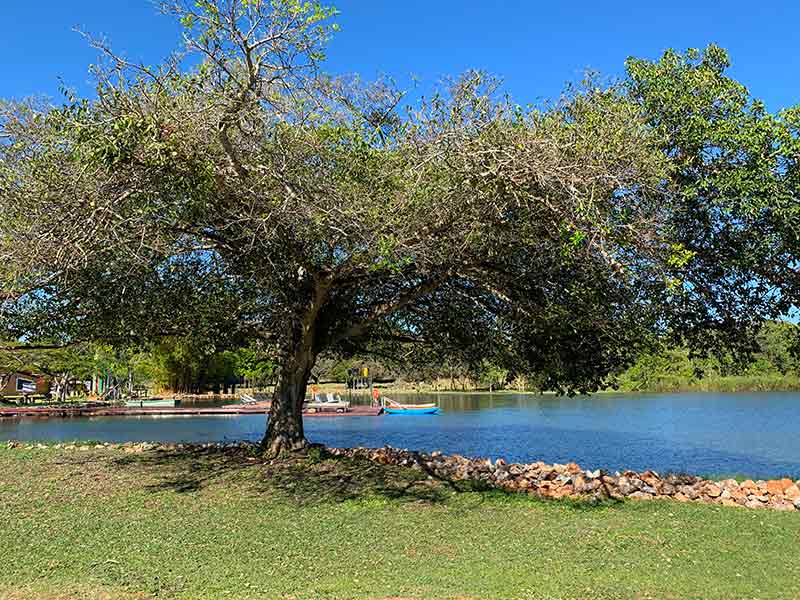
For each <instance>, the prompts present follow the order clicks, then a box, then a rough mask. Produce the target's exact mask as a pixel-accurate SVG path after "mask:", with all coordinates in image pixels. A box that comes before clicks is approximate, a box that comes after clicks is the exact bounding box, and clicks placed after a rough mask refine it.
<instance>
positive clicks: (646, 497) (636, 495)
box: [628, 492, 653, 500]
mask: <svg viewBox="0 0 800 600" xmlns="http://www.w3.org/2000/svg"><path fill="white" fill-rule="evenodd" d="M628 498H631V499H633V500H652V499H653V496H651V495H650V494H647V493H645V492H633V493H632V494H630V495H629V496H628Z"/></svg>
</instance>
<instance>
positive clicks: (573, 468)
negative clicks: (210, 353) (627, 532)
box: [6, 442, 800, 511]
mask: <svg viewBox="0 0 800 600" xmlns="http://www.w3.org/2000/svg"><path fill="white" fill-rule="evenodd" d="M6 447H7V448H27V449H38V450H47V449H56V450H68V451H87V450H93V449H96V450H99V449H106V450H121V451H123V452H126V453H142V452H150V451H160V452H174V451H192V452H223V453H226V454H234V455H241V454H245V455H247V456H248V457H249V460H257V458H256V457H257V456H258V454H259V446H258V445H257V444H253V443H250V442H241V443H222V444H215V443H206V444H158V443H148V442H139V443H125V444H108V443H105V444H55V445H44V444H37V443H34V444H23V443H19V442H8V443H7V444H6ZM327 452H329V453H330V454H331V455H333V456H341V457H349V458H358V459H366V460H370V461H373V462H376V463H379V464H384V465H393V466H399V467H409V468H412V469H416V470H419V471H422V472H424V473H426V474H427V475H429V476H431V477H434V478H436V479H441V480H445V481H450V482H457V481H464V482H475V483H479V484H482V485H486V486H488V487H494V488H499V489H503V490H507V491H511V492H518V493H523V494H529V495H531V496H538V497H540V498H577V499H584V500H605V499H609V498H614V499H619V500H622V499H626V498H630V499H632V500H655V499H672V500H677V501H679V502H703V503H706V504H720V505H723V506H742V507H745V508H768V509H773V510H786V511H794V510H800V479H799V480H797V481H793V480H791V479H788V478H784V479H772V480H769V481H762V480H759V481H753V480H750V479H748V480H746V481H741V482H739V481H737V480H735V479H723V480H719V481H717V480H711V479H704V478H702V477H696V476H693V475H676V474H669V475H665V476H663V477H662V476H661V475H659V474H658V473H656V472H655V471H644V472H637V471H623V472H622V473H619V472H616V473H608V472H606V471H603V470H601V469H598V470H595V471H589V470H584V469H581V467H580V466H578V465H577V464H575V463H568V464H564V465H562V464H546V463H543V462H535V463H530V464H520V463H506V462H505V461H504V460H503V459H497V460H496V461H492V460H491V459H476V458H466V457H464V456H459V455H458V454H453V455H445V454H442V453H441V452H432V453H431V454H424V453H422V452H414V451H411V450H402V449H398V448H392V447H391V446H385V447H383V448H328V449H327Z"/></svg>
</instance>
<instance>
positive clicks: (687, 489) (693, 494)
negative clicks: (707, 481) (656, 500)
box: [678, 485, 700, 500]
mask: <svg viewBox="0 0 800 600" xmlns="http://www.w3.org/2000/svg"><path fill="white" fill-rule="evenodd" d="M678 491H679V492H680V493H681V494H683V495H684V496H686V497H687V498H689V499H690V500H695V499H697V498H699V497H700V492H698V491H697V489H696V488H695V487H694V486H693V485H680V486H678Z"/></svg>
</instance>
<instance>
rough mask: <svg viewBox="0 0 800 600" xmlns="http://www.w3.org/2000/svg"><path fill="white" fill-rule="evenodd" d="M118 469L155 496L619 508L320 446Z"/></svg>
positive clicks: (123, 463) (213, 452) (168, 456)
mask: <svg viewBox="0 0 800 600" xmlns="http://www.w3.org/2000/svg"><path fill="white" fill-rule="evenodd" d="M113 464H114V466H115V467H116V468H123V469H138V470H142V471H143V472H144V473H147V474H149V475H150V476H151V477H152V476H153V475H155V476H156V477H157V478H158V481H157V482H156V483H150V484H147V485H146V486H145V487H146V489H148V490H150V491H152V492H160V491H165V490H167V491H173V492H175V493H179V494H186V493H195V492H200V491H202V490H204V489H207V488H212V487H214V486H221V485H224V486H226V487H231V486H236V487H238V488H239V489H241V490H242V492H243V493H250V494H252V493H255V494H256V495H257V496H273V497H278V498H281V499H283V500H287V501H290V502H292V503H294V504H297V505H299V506H314V505H324V504H328V503H338V502H345V501H348V500H364V499H368V498H381V499H387V500H392V501H401V502H409V503H417V504H421V505H425V504H428V505H431V504H441V503H444V502H447V501H448V500H450V499H452V498H454V497H456V496H459V495H462V494H470V499H471V500H472V501H473V502H474V505H475V507H478V506H480V505H481V504H483V503H484V502H486V501H488V500H494V501H519V502H525V501H532V502H540V503H544V504H557V505H560V506H566V507H568V508H570V509H574V510H581V511H584V510H593V509H598V508H609V507H610V506H613V505H615V504H617V503H616V502H615V501H602V502H597V501H588V500H576V499H560V500H557V499H544V498H535V499H534V498H530V497H528V496H526V495H525V494H520V493H516V492H512V491H508V490H503V489H500V488H496V487H492V486H490V485H488V484H487V483H486V482H482V481H451V480H447V479H442V478H438V477H436V476H435V474H433V473H430V472H427V471H425V470H424V467H421V468H420V469H412V468H409V467H400V466H394V465H384V464H379V463H376V462H373V461H370V460H367V459H364V458H350V457H342V456H334V455H332V454H330V453H328V452H326V451H325V450H324V449H317V448H315V449H312V450H311V451H310V452H309V453H307V454H304V455H292V456H289V457H284V458H281V459H277V460H273V461H265V460H264V458H263V457H262V456H261V455H259V454H258V453H256V452H255V451H253V450H242V449H239V448H234V449H232V450H227V449H226V450H220V449H215V448H209V449H205V448H190V449H178V450H155V451H149V452H144V453H139V454H129V455H126V456H124V457H121V458H117V459H115V460H113Z"/></svg>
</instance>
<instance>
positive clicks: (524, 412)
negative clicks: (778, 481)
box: [0, 392, 800, 478]
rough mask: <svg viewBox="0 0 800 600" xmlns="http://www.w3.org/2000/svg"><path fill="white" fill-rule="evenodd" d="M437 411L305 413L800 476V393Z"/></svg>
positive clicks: (357, 439) (171, 429) (621, 459)
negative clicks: (345, 414) (358, 414)
mask: <svg viewBox="0 0 800 600" xmlns="http://www.w3.org/2000/svg"><path fill="white" fill-rule="evenodd" d="M412 399H413V401H430V400H436V401H438V402H439V403H440V405H441V406H442V408H443V412H442V413H441V414H439V415H435V416H430V415H426V416H414V417H408V416H389V415H385V416H380V417H343V418H313V419H312V418H309V419H306V433H307V436H308V437H309V439H311V440H312V441H315V442H322V443H325V444H327V445H331V446H372V447H377V446H383V445H384V444H389V445H392V446H397V447H402V448H412V449H418V450H425V451H432V450H441V451H443V452H446V453H459V454H463V455H467V456H488V457H493V458H498V457H502V458H504V459H506V460H507V461H513V462H532V461H536V460H543V461H545V462H562V463H564V462H570V461H574V462H577V463H579V464H580V465H581V466H583V467H584V468H592V469H595V468H605V469H610V470H617V469H625V468H629V469H635V470H644V469H654V470H656V471H659V472H662V473H664V472H688V473H695V474H704V475H718V476H722V475H735V474H745V475H748V476H752V477H762V478H768V477H778V476H783V475H790V476H794V477H800V394H798V393H777V392H770V393H736V394H716V393H702V394H643V395H632V394H625V395H612V394H599V395H595V396H592V397H576V398H558V397H554V396H536V395H523V394H509V393H497V394H464V395H459V394H441V395H438V396H433V395H419V396H413V397H410V398H409V401H411V400H412ZM264 421H265V419H264V417H262V416H260V415H246V416H209V417H205V416H204V417H99V418H79V419H21V420H12V419H0V440H11V439H14V440H21V441H31V440H41V441H45V440H46V441H72V440H99V441H109V442H112V441H113V442H123V441H164V442H177V441H193V442H206V441H226V440H229V441H233V440H253V441H255V440H258V439H260V437H261V436H262V435H263V432H264V425H265V423H264Z"/></svg>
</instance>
